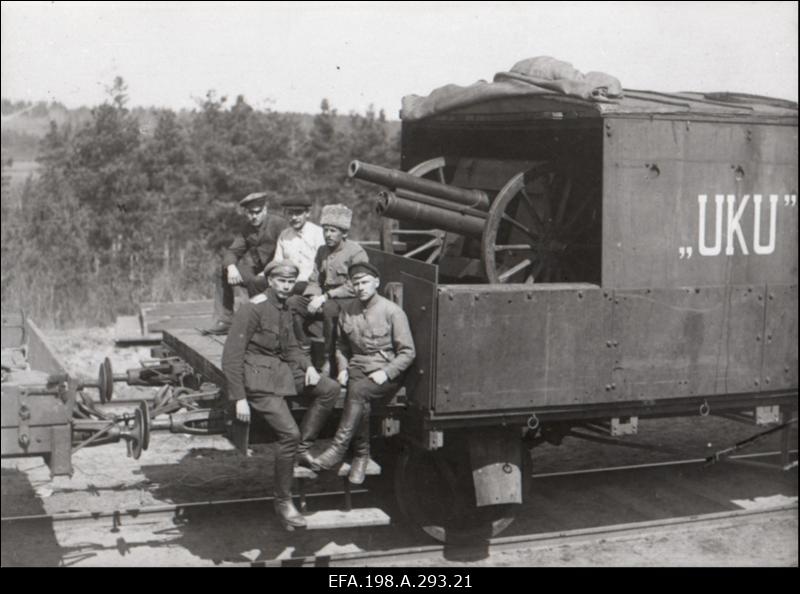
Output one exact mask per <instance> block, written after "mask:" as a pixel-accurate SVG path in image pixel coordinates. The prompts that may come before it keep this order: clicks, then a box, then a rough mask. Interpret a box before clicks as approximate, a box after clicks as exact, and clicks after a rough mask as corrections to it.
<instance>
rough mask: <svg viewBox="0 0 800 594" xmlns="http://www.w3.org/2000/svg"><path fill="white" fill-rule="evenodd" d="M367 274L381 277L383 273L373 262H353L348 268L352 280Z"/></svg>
mask: <svg viewBox="0 0 800 594" xmlns="http://www.w3.org/2000/svg"><path fill="white" fill-rule="evenodd" d="M365 274H369V275H370V276H374V277H375V278H380V277H381V273H380V272H379V271H378V269H377V268H376V267H375V265H374V264H372V262H356V263H355V264H351V265H350V268H348V269H347V275H348V276H349V277H350V280H351V281H354V280H356V278H360V277H361V276H363V275H365Z"/></svg>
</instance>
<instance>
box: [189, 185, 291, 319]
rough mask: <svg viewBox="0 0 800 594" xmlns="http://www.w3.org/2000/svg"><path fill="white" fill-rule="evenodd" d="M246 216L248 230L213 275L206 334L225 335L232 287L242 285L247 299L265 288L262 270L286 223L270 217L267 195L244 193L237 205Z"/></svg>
mask: <svg viewBox="0 0 800 594" xmlns="http://www.w3.org/2000/svg"><path fill="white" fill-rule="evenodd" d="M239 206H241V207H242V208H243V209H244V211H245V215H246V216H247V222H248V227H247V229H246V230H244V231H242V233H241V234H240V235H238V236H237V237H236V238H234V240H233V242H232V243H231V245H230V246H229V247H228V248H227V249H226V250H225V253H224V254H223V256H222V267H221V268H220V269H218V271H217V273H216V289H215V293H214V318H215V321H214V325H213V326H211V327H210V328H207V329H206V330H204V333H206V334H226V333H227V332H228V329H229V328H230V326H231V318H232V317H233V305H234V296H233V287H235V286H237V285H243V286H244V287H245V288H246V289H247V294H248V296H250V297H253V296H254V295H258V294H259V293H261V292H263V291H264V290H265V289H266V288H267V279H266V277H265V276H264V274H263V271H264V267H265V266H266V265H267V264H268V263H269V262H270V261H271V260H272V259H273V256H274V255H275V244H276V242H277V240H278V236H279V235H280V233H281V231H283V229H285V228H286V226H287V225H288V223H287V222H286V220H285V219H283V218H281V217H277V216H270V215H269V213H268V208H267V194H266V193H264V192H258V193H254V194H248V195H247V196H246V197H245V198H244V199H242V200H241V201H240V202H239Z"/></svg>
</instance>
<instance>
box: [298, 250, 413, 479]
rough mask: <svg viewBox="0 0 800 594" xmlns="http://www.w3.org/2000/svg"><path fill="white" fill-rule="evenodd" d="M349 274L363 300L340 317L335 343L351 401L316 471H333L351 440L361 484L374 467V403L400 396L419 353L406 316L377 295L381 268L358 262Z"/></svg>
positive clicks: (356, 476) (353, 469) (315, 464)
mask: <svg viewBox="0 0 800 594" xmlns="http://www.w3.org/2000/svg"><path fill="white" fill-rule="evenodd" d="M348 274H349V276H350V280H351V282H352V285H353V289H354V290H355V293H356V295H357V297H358V299H357V300H353V301H351V302H350V303H348V304H347V305H346V306H345V307H344V308H343V309H342V311H341V312H340V313H339V322H338V326H339V337H338V339H337V341H336V359H337V362H338V366H339V369H340V372H339V376H338V380H339V383H340V384H342V385H343V386H344V385H347V398H346V399H345V405H344V411H343V412H342V419H341V421H340V423H339V428H338V429H337V430H336V435H335V436H334V438H333V441H332V442H331V445H330V446H329V447H328V449H327V450H325V451H324V452H323V453H322V454H320V455H319V457H317V458H314V461H313V465H312V468H314V469H329V468H332V467H333V466H335V465H336V464H338V463H339V462H341V460H342V458H344V454H345V452H346V451H347V446H348V445H349V443H350V441H351V439H352V441H353V460H352V463H351V467H350V475H349V480H350V482H351V483H355V484H361V483H363V482H364V474H365V472H366V469H367V464H368V463H369V414H370V408H371V401H372V400H373V399H379V398H380V399H388V398H391V397H392V396H394V394H395V393H397V391H398V390H399V389H400V387H401V386H402V385H403V374H404V373H405V371H406V370H407V369H408V368H409V367H410V366H411V364H412V363H413V362H414V357H415V356H416V351H415V349H414V339H413V337H412V336H411V328H410V327H409V324H408V318H407V317H406V314H405V312H404V311H403V310H402V309H401V308H400V306H398V305H397V304H396V303H393V302H391V301H389V300H388V299H386V298H385V297H381V296H380V295H378V287H379V286H380V274H379V272H378V269H377V268H375V266H373V265H372V264H370V263H369V262H359V263H356V264H352V265H351V266H350V267H349V269H348Z"/></svg>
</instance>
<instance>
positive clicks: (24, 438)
mask: <svg viewBox="0 0 800 594" xmlns="http://www.w3.org/2000/svg"><path fill="white" fill-rule="evenodd" d="M30 442H31V438H30V437H28V434H27V433H23V434H22V435H20V436H19V445H21V446H22V447H23V448H27V447H28V444H29V443H30Z"/></svg>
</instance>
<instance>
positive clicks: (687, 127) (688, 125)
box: [686, 120, 692, 132]
mask: <svg viewBox="0 0 800 594" xmlns="http://www.w3.org/2000/svg"><path fill="white" fill-rule="evenodd" d="M691 127H692V125H691V123H690V122H689V120H686V131H687V132H688V131H689V129H690V128H691Z"/></svg>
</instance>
